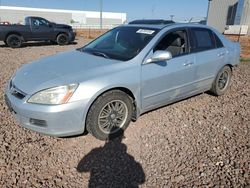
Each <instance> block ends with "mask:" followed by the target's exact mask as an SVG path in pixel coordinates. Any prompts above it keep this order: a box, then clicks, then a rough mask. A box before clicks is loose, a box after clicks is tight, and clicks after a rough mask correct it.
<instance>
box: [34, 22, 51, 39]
mask: <svg viewBox="0 0 250 188" xmlns="http://www.w3.org/2000/svg"><path fill="white" fill-rule="evenodd" d="M31 30H32V38H33V40H41V39H43V40H49V39H52V38H53V27H51V26H50V24H49V22H48V21H47V20H45V19H43V18H32V19H31Z"/></svg>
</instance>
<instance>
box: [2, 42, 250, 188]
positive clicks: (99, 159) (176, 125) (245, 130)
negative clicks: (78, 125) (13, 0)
mask: <svg viewBox="0 0 250 188" xmlns="http://www.w3.org/2000/svg"><path fill="white" fill-rule="evenodd" d="M77 42H78V44H77V45H69V46H64V47H61V46H53V45H45V46H40V45H38V44H34V45H28V46H26V47H24V48H21V49H10V48H7V47H3V44H2V43H0V187H87V186H88V185H90V187H96V186H97V185H99V187H137V186H138V185H139V186H141V187H164V186H165V187H177V186H178V187H204V186H206V187H214V186H215V187H244V186H247V185H248V186H249V184H250V177H249V173H250V170H249V169H250V134H249V131H250V111H249V109H250V76H249V75H250V63H249V62H244V63H241V64H240V66H239V67H238V68H236V69H235V70H234V75H233V79H232V83H231V86H230V89H229V91H228V92H227V94H226V95H224V96H221V97H214V96H211V95H209V94H206V93H205V94H201V95H198V96H196V97H193V98H190V99H187V100H184V101H181V102H178V103H175V104H172V105H169V106H166V107H164V108H161V109H158V110H155V111H152V112H149V113H147V114H144V115H143V116H141V117H140V118H139V119H138V121H137V122H135V123H131V124H130V126H129V128H128V129H127V130H126V132H125V136H124V138H123V140H121V139H119V138H118V139H116V140H114V141H109V142H102V141H99V140H96V139H95V138H93V137H92V136H91V135H85V136H79V137H72V138H53V137H49V136H44V135H40V134H38V133H35V132H31V131H29V130H26V129H24V128H22V127H20V126H19V125H18V124H16V123H15V122H14V120H13V118H12V115H11V114H10V113H9V112H8V110H7V108H6V106H5V104H4V99H3V93H4V87H5V85H6V82H7V80H9V78H10V76H11V75H12V74H13V73H14V72H15V70H16V69H17V68H18V67H20V66H21V65H22V64H25V63H27V62H30V61H32V60H36V59H38V58H40V57H44V56H47V55H51V54H55V53H57V52H61V51H66V50H69V49H73V48H76V47H78V46H82V45H83V44H84V43H85V42H86V41H84V40H82V39H79V40H78V41H77Z"/></svg>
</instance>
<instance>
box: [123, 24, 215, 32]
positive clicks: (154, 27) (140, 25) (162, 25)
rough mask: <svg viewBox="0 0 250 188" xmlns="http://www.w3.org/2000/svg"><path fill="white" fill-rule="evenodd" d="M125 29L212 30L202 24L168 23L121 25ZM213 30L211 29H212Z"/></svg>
mask: <svg viewBox="0 0 250 188" xmlns="http://www.w3.org/2000/svg"><path fill="white" fill-rule="evenodd" d="M123 26H126V27H144V28H148V29H157V30H162V29H164V28H167V27H171V28H174V27H176V28H178V27H196V28H206V29H212V28H211V27H209V26H207V25H203V24H195V23H170V24H127V25H123ZM212 30H213V29H212Z"/></svg>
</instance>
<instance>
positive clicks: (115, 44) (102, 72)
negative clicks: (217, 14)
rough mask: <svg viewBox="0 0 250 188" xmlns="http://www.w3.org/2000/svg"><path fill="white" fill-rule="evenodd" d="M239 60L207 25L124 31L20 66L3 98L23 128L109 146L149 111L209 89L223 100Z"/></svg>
mask: <svg viewBox="0 0 250 188" xmlns="http://www.w3.org/2000/svg"><path fill="white" fill-rule="evenodd" d="M239 57H240V46H239V44H238V43H234V42H231V41H229V40H227V39H226V38H225V37H224V36H223V35H221V34H220V33H218V32H217V31H216V30H214V29H213V28H210V27H207V26H202V25H198V24H197V25H191V24H167V25H143V24H142V25H124V26H120V27H117V28H114V29H112V30H110V31H108V32H107V33H105V34H104V35H102V36H101V37H99V38H97V39H96V40H94V41H93V42H91V43H89V44H87V45H86V46H84V47H82V48H79V49H76V50H73V51H69V52H65V53H60V54H57V55H54V56H50V57H46V58H43V59H40V60H38V61H35V62H32V63H29V64H26V65H24V66H23V67H21V68H20V69H19V70H17V71H16V73H15V74H14V75H13V77H12V78H11V80H10V82H9V84H8V86H7V89H6V94H5V99H6V103H7V105H8V106H9V109H10V110H11V111H12V112H13V114H14V116H15V118H16V119H17V120H18V121H19V122H20V124H21V125H22V126H23V127H25V128H28V129H31V130H34V131H37V132H40V133H44V134H48V135H53V136H60V137H61V136H70V135H77V134H81V133H83V132H84V131H85V130H87V131H88V132H90V133H91V134H92V135H94V136H95V137H96V138H98V139H101V140H105V139H111V138H113V137H116V136H118V135H119V134H121V133H122V132H123V130H125V129H126V128H127V127H128V125H129V123H130V121H131V120H134V121H135V120H136V119H137V118H138V117H139V116H140V114H142V113H145V112H147V111H149V110H153V109H156V108H159V107H161V106H164V105H167V104H169V103H173V102H176V101H178V100H182V99H185V98H187V97H190V96H193V95H196V94H198V93H202V92H205V91H209V90H210V91H211V92H212V93H213V94H214V95H222V94H224V93H225V92H226V90H227V89H228V87H229V83H230V79H231V76H232V67H233V66H235V65H237V64H238V63H239Z"/></svg>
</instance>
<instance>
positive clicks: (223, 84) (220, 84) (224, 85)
mask: <svg viewBox="0 0 250 188" xmlns="http://www.w3.org/2000/svg"><path fill="white" fill-rule="evenodd" d="M231 77H232V70H231V68H230V67H229V66H224V67H223V68H222V69H221V70H220V71H219V73H218V74H217V76H216V78H215V80H214V83H213V85H212V88H211V90H210V92H212V93H213V94H214V95H216V96H220V95H223V94H224V93H225V92H226V90H227V89H228V87H229V84H230V80H231Z"/></svg>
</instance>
